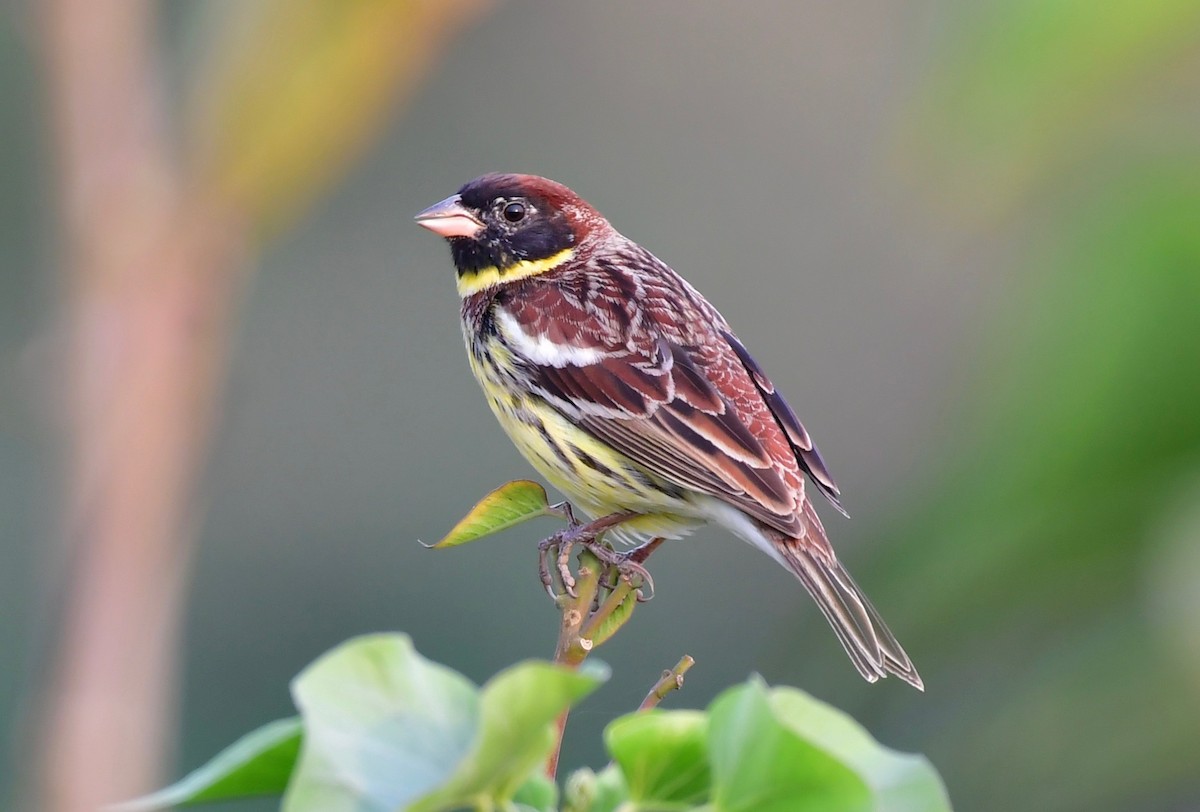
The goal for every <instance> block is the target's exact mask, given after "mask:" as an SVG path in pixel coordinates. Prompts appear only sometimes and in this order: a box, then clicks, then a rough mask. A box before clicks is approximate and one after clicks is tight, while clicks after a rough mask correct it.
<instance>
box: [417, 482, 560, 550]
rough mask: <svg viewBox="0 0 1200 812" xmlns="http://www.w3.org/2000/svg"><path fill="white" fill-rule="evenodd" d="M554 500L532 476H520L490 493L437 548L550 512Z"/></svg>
mask: <svg viewBox="0 0 1200 812" xmlns="http://www.w3.org/2000/svg"><path fill="white" fill-rule="evenodd" d="M549 507H550V502H549V500H548V499H547V498H546V489H545V488H543V487H542V486H541V485H539V484H538V483H536V482H531V481H529V480H528V479H518V480H515V481H513V482H509V483H507V484H505V485H501V486H500V487H499V488H496V490H494V491H492V492H491V493H489V494H488V495H487V496H485V497H483V499H481V500H479V503H478V504H476V505H475V507H473V508H471V511H470V512H469V513H468V514H467V515H466V516H464V517H463V518H462V520H461V521H459V523H458V524H456V525H454V528H453V529H452V530H451V531H450V532H449V533H447V534H446V537H445V538H443V539H442V540H441V541H439V542H438V543H437V544H434V545H433V548H434V549H439V550H440V549H442V548H443V547H457V546H458V545H459V544H466V543H467V542H469V541H475V540H477V539H481V538H483V537H484V536H490V535H491V534H493V533H498V532H500V531H501V530H507V529H508V528H510V527H515V526H516V525H518V524H521V523H522V522H527V521H529V520H530V519H536V518H538V517H539V516H549V515H550V513H549Z"/></svg>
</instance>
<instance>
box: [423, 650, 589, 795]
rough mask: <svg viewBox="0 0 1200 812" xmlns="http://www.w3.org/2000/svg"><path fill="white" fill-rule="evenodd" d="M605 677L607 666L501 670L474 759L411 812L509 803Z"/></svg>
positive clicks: (484, 705)
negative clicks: (560, 721) (561, 725)
mask: <svg viewBox="0 0 1200 812" xmlns="http://www.w3.org/2000/svg"><path fill="white" fill-rule="evenodd" d="M607 678H608V669H607V667H606V666H603V665H600V664H598V663H589V664H587V665H586V666H585V667H583V668H581V669H580V670H579V671H572V670H570V669H567V668H563V667H562V666H557V665H553V664H551V663H545V662H537V661H528V662H523V663H518V664H517V665H515V666H513V667H511V668H508V669H506V670H504V671H501V672H500V673H499V674H497V675H496V676H495V677H493V678H492V679H491V680H489V681H488V683H487V685H485V686H484V688H483V692H482V695H481V697H480V702H479V715H480V719H479V732H478V735H477V737H476V739H475V742H474V745H473V746H472V748H471V752H470V754H469V755H468V756H467V757H466V758H465V759H464V760H463V761H462V762H461V763H460V764H458V767H457V769H455V771H454V774H453V776H451V777H450V778H449V779H448V780H447V781H445V782H444V783H442V784H441V785H440V786H439V787H438V788H437V789H435V790H433V791H432V792H429V793H428V794H426V795H424V796H423V797H421V798H420V799H419V800H417V801H416V802H415V803H413V804H412V805H411V806H409V807H408V809H409V810H410V812H434V810H449V809H455V808H458V807H461V806H470V805H473V803H474V802H476V801H478V800H479V799H480V798H489V799H491V800H492V801H494V802H498V803H503V802H506V801H509V800H511V799H512V798H513V796H514V795H515V793H516V791H517V788H518V787H520V786H521V784H522V783H523V782H524V781H525V780H526V778H527V777H528V776H529V774H530V773H531V772H532V771H533V770H534V769H536V768H537V767H539V766H540V765H541V764H542V762H544V761H545V760H546V758H547V756H549V755H550V750H551V749H552V748H553V746H554V741H555V722H556V720H557V718H558V716H559V714H561V713H562V712H563V711H565V710H567V709H568V708H570V707H571V706H572V705H573V704H575V703H576V702H577V701H579V700H580V699H582V698H583V697H585V696H587V695H588V694H589V693H591V692H592V691H593V690H595V688H596V687H597V686H599V685H600V683H602V682H603V681H604V680H606V679H607Z"/></svg>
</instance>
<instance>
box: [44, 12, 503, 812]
mask: <svg viewBox="0 0 1200 812" xmlns="http://www.w3.org/2000/svg"><path fill="white" fill-rule="evenodd" d="M486 5H487V3H486V0H438V2H426V1H424V0H372V2H369V3H344V2H342V0H313V1H312V2H309V3H304V4H295V3H292V2H290V0H260V1H259V2H258V3H255V4H253V5H240V6H236V7H231V11H236V12H237V13H245V14H246V15H247V19H249V20H250V21H251V24H250V25H243V26H240V30H241V31H243V33H244V36H243V37H242V38H240V39H239V38H238V37H233V38H232V42H233V47H232V48H228V47H227V48H223V49H221V48H218V49H215V52H216V53H217V54H218V56H219V58H218V59H217V60H216V61H215V63H214V65H212V66H211V69H210V70H208V71H207V72H206V73H203V74H202V76H201V79H202V81H200V82H198V83H197V84H198V89H197V91H196V97H197V99H199V102H200V106H201V108H202V109H204V110H206V111H207V115H206V117H202V118H201V119H200V120H198V121H197V122H194V123H195V124H196V125H197V126H196V127H195V129H196V130H202V129H204V127H205V126H206V125H211V126H212V131H211V132H209V133H207V136H208V137H207V139H205V138H200V139H198V140H197V139H195V136H196V133H195V132H193V133H190V136H191V137H189V138H185V139H182V140H183V141H185V142H186V143H188V144H189V147H190V151H187V150H180V149H177V148H176V145H175V144H174V143H172V139H171V138H170V136H169V135H168V132H169V128H168V127H167V120H166V119H167V110H166V106H165V105H164V103H163V99H162V97H161V95H160V91H161V88H160V87H159V86H158V85H157V83H156V81H155V77H157V76H158V75H160V70H159V66H158V64H157V61H156V58H155V57H156V54H155V53H154V50H153V46H154V43H155V41H156V36H155V35H156V17H155V12H156V10H157V8H158V6H159V4H157V3H152V2H150V0H47V2H46V3H45V4H43V5H42V6H40V7H39V12H40V13H41V14H42V23H43V25H42V50H43V60H44V63H45V67H46V73H47V75H48V77H49V78H48V85H47V95H48V97H49V109H50V114H51V124H52V127H51V129H52V132H53V136H54V144H53V146H54V154H55V155H56V157H57V159H58V164H59V166H58V203H59V207H60V210H61V220H62V230H63V234H62V237H63V240H62V242H63V244H64V245H65V251H64V256H63V257H62V264H63V274H64V280H63V285H62V289H63V291H64V301H63V303H62V307H61V314H60V319H61V328H62V332H63V333H64V335H65V337H66V341H65V346H64V349H65V358H64V359H63V363H62V364H61V368H62V369H63V370H64V378H65V380H64V384H63V395H64V398H65V401H66V403H67V404H68V405H67V407H66V408H65V409H64V411H65V414H63V415H62V417H63V419H64V420H65V422H66V427H65V431H66V435H67V443H66V447H67V461H66V463H67V465H66V467H67V471H66V479H67V481H66V498H67V503H66V508H65V510H64V516H63V519H62V529H63V532H64V534H65V535H66V537H67V540H68V543H69V545H70V560H71V562H72V568H71V571H70V572H69V573H68V578H67V582H66V583H65V584H64V596H65V609H64V611H63V614H62V625H61V628H60V629H59V639H58V641H57V649H56V651H55V653H54V661H53V663H52V666H51V673H50V679H49V681H48V684H47V685H46V687H45V696H44V709H45V714H44V715H45V719H44V725H43V730H42V740H41V749H40V751H39V769H38V771H37V774H36V780H37V785H36V786H35V787H33V788H32V790H33V792H34V793H35V794H36V795H37V796H38V798H37V801H36V804H37V806H38V808H41V809H46V810H49V811H50V812H59V811H61V812H73V811H74V810H92V809H95V808H96V807H97V806H98V805H100V804H103V803H105V802H109V801H113V800H118V799H121V798H128V797H132V796H133V795H136V794H138V793H140V792H142V791H144V790H147V789H149V788H150V787H152V786H153V785H154V784H155V783H156V782H158V781H159V780H160V779H161V774H162V769H163V766H164V762H165V760H166V756H167V751H168V747H169V744H170V741H171V738H172V737H171V736H169V735H168V731H169V729H170V723H171V722H172V716H173V713H174V706H175V701H174V700H175V696H174V692H175V685H176V673H175V672H176V668H177V655H178V649H179V640H180V627H181V613H182V604H183V601H184V596H185V592H186V589H185V586H186V576H187V570H188V563H189V560H190V553H191V548H192V542H193V540H194V536H195V532H196V526H197V524H198V519H199V517H198V515H197V509H196V505H195V495H194V494H195V489H196V485H197V481H198V479H199V476H200V473H201V471H202V468H203V464H204V457H205V452H206V448H207V444H208V439H209V435H210V434H211V433H212V430H213V425H214V422H215V420H214V418H215V415H216V411H217V405H218V404H219V402H220V389H221V386H222V384H223V382H224V370H225V366H226V360H227V355H228V351H229V346H228V345H229V341H230V335H231V332H232V315H233V313H234V311H235V309H236V306H237V303H238V299H239V293H240V289H241V281H242V280H241V278H240V277H241V274H240V273H239V272H238V269H239V268H242V267H246V265H247V264H248V263H247V262H246V254H247V251H246V243H247V235H249V234H254V235H257V236H260V237H261V235H262V234H263V233H264V232H266V231H267V230H268V229H269V228H278V227H280V226H281V225H282V224H283V223H285V222H286V221H287V220H289V219H290V218H293V217H295V216H296V215H297V213H298V212H299V211H300V210H301V209H302V208H303V204H304V203H306V202H308V201H309V200H310V199H311V198H312V197H313V196H314V195H316V194H318V193H319V192H320V191H321V190H322V189H323V188H324V187H325V186H327V185H328V183H330V182H331V181H332V180H333V179H334V178H335V177H336V175H337V174H338V172H339V171H341V170H342V169H343V168H344V167H345V166H346V165H347V164H348V162H349V161H350V160H351V159H352V158H353V157H354V156H356V155H357V154H358V153H359V152H360V151H361V150H362V149H363V148H364V146H365V145H366V143H367V142H368V141H369V140H370V137H371V136H372V135H373V134H374V133H376V132H377V131H378V130H379V127H380V125H381V124H382V122H383V121H384V118H385V116H384V113H385V111H386V110H387V109H388V108H389V107H390V105H391V104H392V103H394V101H395V100H396V99H397V98H399V97H402V96H404V95H405V94H406V93H409V92H411V91H412V89H413V88H414V87H415V86H416V83H417V81H418V79H419V77H421V76H423V75H424V73H425V71H426V69H427V68H428V66H429V64H430V63H431V62H432V60H433V59H434V58H435V56H436V55H437V54H438V53H440V51H441V49H442V47H443V46H444V44H445V42H446V41H447V40H448V39H449V38H450V37H451V36H452V35H453V34H454V33H455V32H456V31H458V30H459V29H461V27H462V26H463V25H464V24H466V23H467V22H468V21H469V20H471V19H473V18H474V17H475V16H476V15H477V14H478V13H480V12H481V11H482V10H483V9H484V8H485V7H486ZM243 22H244V20H243ZM222 44H224V45H228V44H229V43H227V42H226V43H222ZM195 101H196V100H195V99H194V100H193V102H195ZM179 152H187V154H182V155H181V154H177V153H179ZM181 167H182V168H181Z"/></svg>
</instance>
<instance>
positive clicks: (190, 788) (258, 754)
mask: <svg viewBox="0 0 1200 812" xmlns="http://www.w3.org/2000/svg"><path fill="white" fill-rule="evenodd" d="M300 737H301V728H300V719H299V718H292V719H280V720H278V721H275V722H271V723H270V724H267V725H263V726H262V727H260V728H259V729H258V730H255V731H253V732H252V733H247V734H246V735H245V736H242V737H241V738H240V739H238V740H237V741H236V742H234V743H233V744H231V745H230V746H229V747H226V748H225V749H224V750H222V751H221V752H220V753H218V754H217V755H216V756H215V757H214V758H213V759H212V760H210V761H209V762H208V763H207V764H205V765H204V766H203V767H200V768H199V769H197V770H194V771H192V772H191V773H189V774H188V775H186V776H185V777H183V778H182V779H180V780H179V781H176V782H175V783H174V784H172V785H171V786H169V787H167V788H165V789H161V790H159V791H158V792H155V793H153V794H152V795H146V796H144V797H141V798H138V799H136V800H133V801H128V802H126V803H122V804H117V805H115V806H111V807H108V809H109V810H110V811H111V812H144V811H145V810H151V809H165V808H168V807H174V806H190V805H191V804H199V803H204V802H207V801H226V800H232V799H235V798H251V797H255V796H261V795H282V794H283V791H284V789H286V788H287V782H288V778H289V777H290V776H291V774H292V768H293V767H294V766H295V764H296V756H297V754H298V753H299V751H300Z"/></svg>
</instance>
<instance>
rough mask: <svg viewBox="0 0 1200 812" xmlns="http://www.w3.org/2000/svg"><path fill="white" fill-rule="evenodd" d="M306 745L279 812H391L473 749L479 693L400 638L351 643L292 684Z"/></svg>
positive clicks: (431, 785)
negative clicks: (282, 811) (301, 718)
mask: <svg viewBox="0 0 1200 812" xmlns="http://www.w3.org/2000/svg"><path fill="white" fill-rule="evenodd" d="M292 694H293V696H294V698H295V701H296V706H297V707H298V708H299V709H300V712H301V714H302V716H303V719H304V744H303V746H302V748H301V752H300V761H299V763H298V765H297V768H296V774H295V776H294V778H293V780H292V784H291V786H290V787H289V788H288V791H287V794H286V796H285V797H284V801H283V809H284V810H285V812H288V811H290V812H308V811H309V810H321V812H338V811H339V810H347V812H349V811H350V810H353V811H354V812H368V811H371V812H376V811H377V812H393V811H394V810H396V809H398V808H400V807H402V806H403V805H405V804H408V803H411V802H412V800H413V799H415V798H417V797H419V796H421V795H422V794H424V793H427V792H429V791H430V790H432V789H433V788H435V787H437V786H438V785H439V784H441V783H442V782H444V781H445V780H446V779H447V778H448V777H449V776H450V775H451V774H452V773H453V771H454V768H455V765H456V764H458V763H459V762H460V761H461V760H462V759H463V758H464V757H465V756H466V755H467V753H468V752H470V749H471V743H472V741H473V739H474V738H475V731H476V727H477V723H478V719H479V713H480V708H479V696H478V693H477V690H476V688H475V686H474V685H472V684H471V683H470V682H469V681H468V680H467V679H466V678H465V677H463V676H461V675H460V674H458V673H456V672H454V671H452V670H450V669H448V668H445V667H443V666H440V665H437V664H435V663H431V662H429V661H428V660H426V659H424V658H423V657H421V656H420V655H419V654H417V653H416V651H415V650H414V649H413V646H412V641H411V640H410V639H409V638H408V637H407V636H406V635H397V634H381V635H372V636H366V637H359V638H355V639H353V640H350V641H348V642H346V643H343V644H342V645H340V646H338V647H337V648H335V649H334V650H333V651H331V652H329V653H327V654H325V655H324V656H322V657H321V658H319V659H318V660H317V661H316V662H315V663H313V664H312V665H310V666H309V667H308V668H306V669H305V670H304V671H302V672H301V673H300V675H299V676H298V677H296V679H295V680H294V681H293V683H292Z"/></svg>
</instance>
